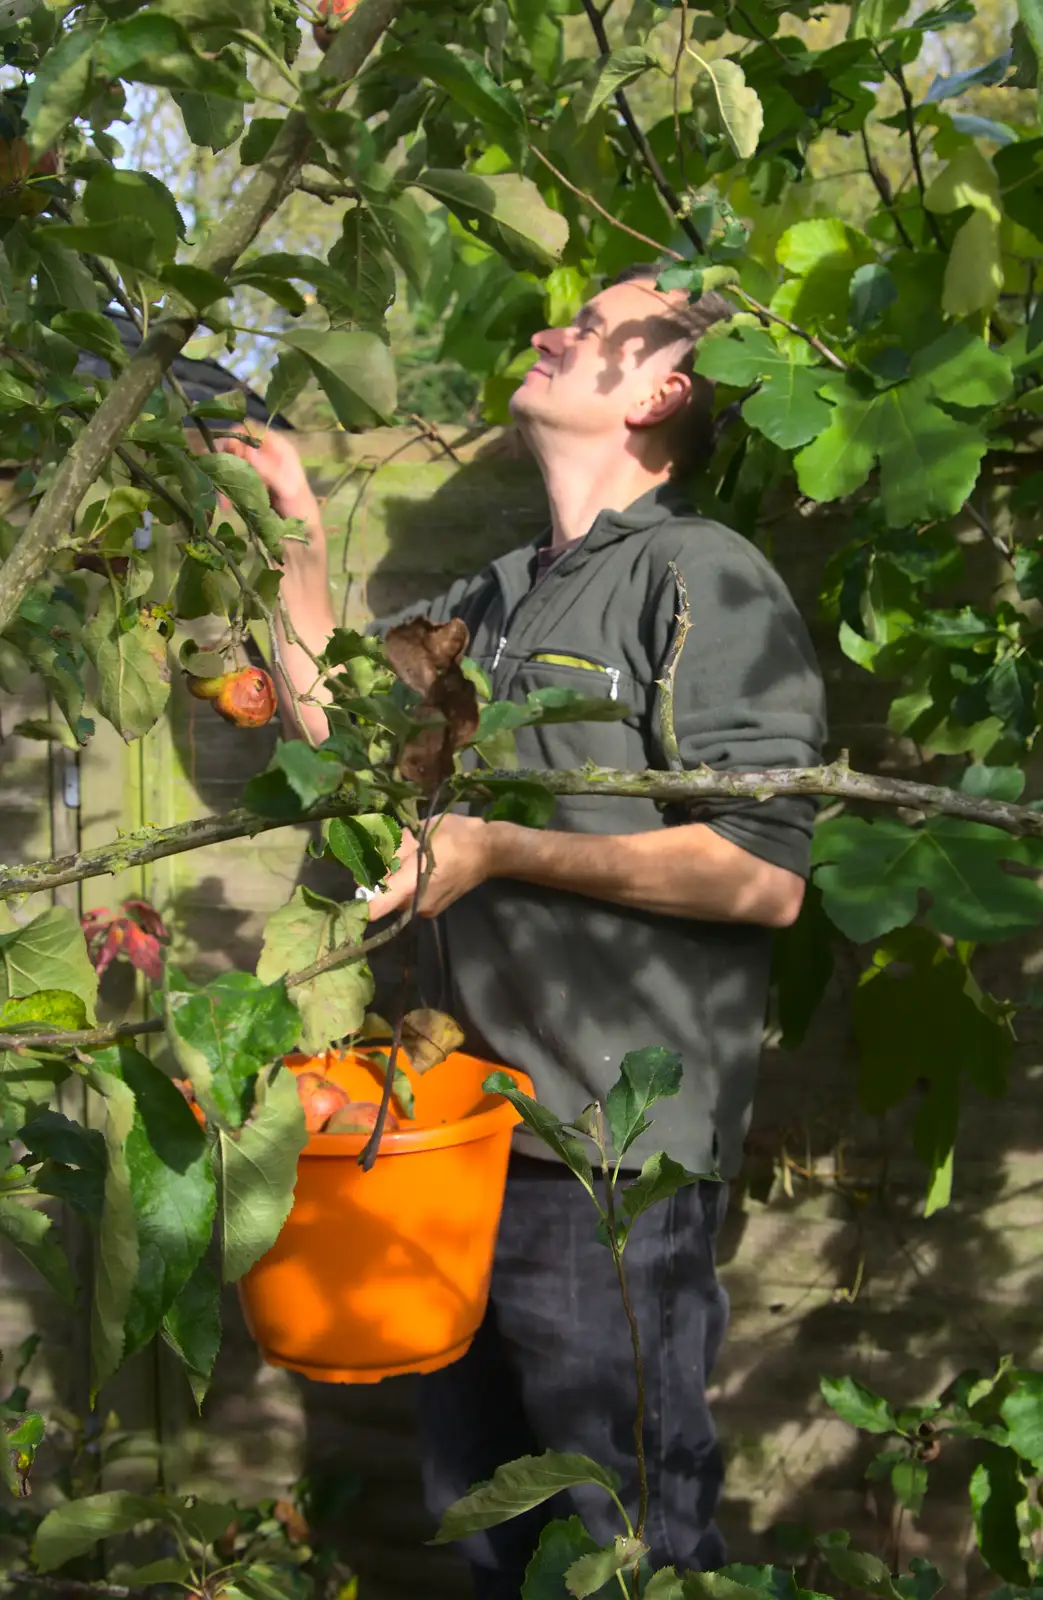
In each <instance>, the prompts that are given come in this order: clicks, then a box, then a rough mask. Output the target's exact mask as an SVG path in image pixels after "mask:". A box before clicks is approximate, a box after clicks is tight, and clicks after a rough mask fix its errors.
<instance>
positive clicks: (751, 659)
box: [653, 524, 826, 877]
mask: <svg viewBox="0 0 1043 1600" xmlns="http://www.w3.org/2000/svg"><path fill="white" fill-rule="evenodd" d="M704 530H705V531H704ZM676 560H677V566H678V570H679V571H680V572H681V574H682V575H683V577H684V579H685V583H686V586H687V590H688V600H689V606H690V610H691V628H690V631H689V633H688V635H687V637H686V639H685V642H684V645H683V648H682V650H681V654H680V657H679V659H678V662H677V668H676V674H675V679H674V707H673V710H674V728H675V731H676V734H677V743H678V750H679V753H680V757H681V763H682V766H683V767H684V768H685V769H688V770H690V769H692V768H695V767H698V766H700V765H702V764H704V763H705V765H707V766H709V767H714V768H717V769H718V770H720V771H724V772H757V771H762V770H764V769H765V768H768V767H807V766H814V765H816V764H817V762H818V761H819V760H820V759H821V753H822V745H823V742H824V740H825V733H826V717H825V694H824V689H823V683H822V677H821V674H820V672H819V668H818V664H817V662H816V660H815V653H814V650H813V648H812V644H811V640H810V638H809V636H808V631H807V629H806V627H805V626H804V622H803V620H802V618H801V616H800V613H799V612H798V611H797V608H796V605H795V604H794V602H793V599H792V596H791V595H790V593H789V591H788V589H787V588H786V586H785V584H784V583H783V582H782V580H781V578H779V576H778V574H777V573H776V572H775V571H774V569H773V568H772V567H771V566H769V564H768V563H767V562H766V561H765V560H764V559H763V557H761V556H760V554H759V552H757V551H756V550H754V549H753V548H752V547H750V546H747V545H746V542H745V540H743V539H742V538H741V536H740V535H737V534H733V533H731V532H730V531H728V530H725V529H716V528H714V527H713V526H712V525H711V527H709V528H707V526H706V525H705V524H704V525H703V528H702V529H700V530H699V533H698V535H697V536H696V537H695V538H694V539H693V540H692V541H691V543H690V544H689V543H687V542H686V546H685V548H684V549H683V550H682V551H680V552H679V553H678V556H677V558H676ZM678 609H679V601H678V592H677V586H676V582H675V579H674V577H673V574H672V573H671V572H670V571H669V569H668V570H667V573H666V574H665V579H664V582H663V584H662V587H661V589H660V591H659V600H658V606H657V608H656V626H655V634H656V643H657V647H659V653H658V660H659V663H660V669H659V671H658V672H657V678H658V677H661V676H662V673H663V669H664V667H665V663H666V660H667V657H668V655H669V652H670V648H671V645H672V642H673V639H674V636H675V634H676V627H677V624H676V616H677V612H678ZM659 714H660V701H659V699H658V698H657V701H656V705H655V708H654V730H653V741H654V744H655V746H656V747H657V753H658V755H659V757H660V759H661V761H662V762H663V764H664V765H665V763H666V756H665V752H664V751H663V750H662V746H661V742H660V738H659ZM816 809H817V807H816V802H815V801H814V800H812V799H804V798H800V797H789V796H782V797H776V798H773V799H771V800H765V801H757V800H713V801H702V802H695V803H693V804H692V805H690V806H685V807H683V808H676V809H674V808H672V810H673V815H671V814H670V813H668V816H669V820H671V821H678V822H680V821H685V822H706V823H707V824H708V825H709V826H710V827H712V828H713V829H714V831H715V832H716V833H719V834H720V835H721V836H722V838H725V839H729V840H730V841H731V842H732V843H733V844H737V845H739V846H740V847H741V848H742V849H743V850H748V851H749V852H750V854H751V855H755V856H759V857H760V858H761V859H762V860H764V861H770V862H771V863H773V865H775V866H779V867H786V868H788V869H789V870H790V871H791V872H796V873H799V874H800V875H801V876H802V877H807V875H808V872H809V870H810V854H811V833H812V828H813V826H814V819H815V812H816Z"/></svg>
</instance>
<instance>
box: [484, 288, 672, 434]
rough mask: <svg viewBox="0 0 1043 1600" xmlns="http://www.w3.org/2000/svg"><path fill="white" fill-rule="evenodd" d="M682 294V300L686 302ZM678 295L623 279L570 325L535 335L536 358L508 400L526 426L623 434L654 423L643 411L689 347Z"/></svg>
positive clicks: (542, 428)
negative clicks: (679, 315) (679, 314)
mask: <svg viewBox="0 0 1043 1600" xmlns="http://www.w3.org/2000/svg"><path fill="white" fill-rule="evenodd" d="M683 303H684V297H683V296H682V297H681V299H680V304H682V305H683ZM677 307H678V297H677V296H673V297H672V296H670V295H668V294H660V293H659V292H658V290H657V289H656V288H655V280H654V279H652V278H647V279H638V280H637V281H636V282H632V283H619V284H615V285H613V287H612V288H610V289H603V290H602V291H601V293H600V294H598V295H595V296H594V298H593V300H590V301H588V302H587V304H586V305H585V306H584V307H583V309H582V310H581V311H580V312H579V314H578V315H577V316H576V318H575V320H574V321H573V322H572V323H571V324H570V325H569V326H568V327H567V328H547V329H545V330H544V332H543V333H538V334H536V335H535V336H534V338H533V341H532V342H533V345H534V346H535V348H536V350H537V352H538V359H537V361H536V363H535V365H534V366H532V367H531V368H530V369H529V371H528V373H527V374H526V376H525V381H524V382H523V383H522V385H521V387H520V388H519V389H517V390H516V391H515V393H514V395H513V397H512V399H511V413H512V415H513V417H514V418H515V420H516V421H517V422H518V423H520V424H521V425H522V427H523V428H524V427H525V425H526V424H527V423H528V424H531V425H532V426H534V427H535V428H537V429H540V430H541V431H542V430H544V429H550V430H557V429H560V430H562V431H563V432H568V433H573V434H575V433H582V434H588V435H598V434H600V435H605V436H611V435H613V434H618V435H619V437H620V439H621V440H622V439H624V438H625V437H626V435H627V432H628V430H629V429H630V428H632V427H634V426H640V425H641V423H642V422H643V421H653V420H655V418H654V417H646V415H645V412H646V409H647V406H648V403H649V401H650V400H652V399H653V398H654V397H655V396H656V395H657V394H659V393H660V391H661V389H662V386H663V384H664V382H667V381H671V382H672V381H674V380H672V379H671V378H670V375H671V373H672V372H673V370H674V368H675V366H676V363H677V361H678V360H679V358H680V356H681V355H682V354H683V353H684V350H685V339H684V335H683V331H682V329H681V328H680V327H679V325H678V323H677V322H676V321H675V320H674V317H673V313H674V311H675V310H676V309H677Z"/></svg>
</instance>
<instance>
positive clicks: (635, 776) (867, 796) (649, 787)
mask: <svg viewBox="0 0 1043 1600" xmlns="http://www.w3.org/2000/svg"><path fill="white" fill-rule="evenodd" d="M490 777H495V778H497V779H499V780H500V781H501V782H504V781H513V780H518V779H524V780H525V781H527V782H529V783H538V784H542V786H543V787H544V788H545V789H548V790H549V791H550V792H551V794H567V795H584V794H600V795H610V796H621V797H624V798H629V799H639V800H642V799H643V800H660V801H665V802H671V803H673V804H683V803H684V802H686V801H687V802H692V801H699V800H725V799H740V800H742V799H748V800H770V799H771V798H772V797H773V796H774V795H823V796H829V797H831V798H833V799H837V800H854V801H860V802H864V803H866V804H868V805H878V806H899V807H903V808H905V809H906V810H910V811H923V812H929V811H933V812H938V813H940V814H941V815H942V816H947V817H961V818H962V819H963V820H964V821H965V822H984V823H987V824H988V825H989V826H990V827H993V828H1002V829H1003V830H1004V831H1005V832H1006V833H1012V834H1016V835H1021V836H1024V837H1027V838H1036V839H1039V838H1043V812H1041V811H1034V810H1033V809H1032V808H1031V806H1019V805H1013V804H1012V803H1011V802H1010V801H1007V800H984V799H978V798H977V797H976V796H974V795H969V794H962V793H961V792H960V791H959V790H957V789H944V788H942V787H941V786H940V785H938V784H932V783H912V782H910V781H909V780H908V779H905V778H890V777H882V776H874V775H872V774H871V773H868V772H853V771H852V770H851V768H850V767H849V766H848V765H847V763H846V761H834V762H832V763H830V764H829V765H827V766H821V767H773V768H771V769H770V770H768V771H766V772H715V771H713V769H712V768H710V767H703V768H699V769H697V770H695V771H694V772H648V771H646V772H617V771H614V770H613V769H612V768H609V767H589V768H583V769H582V770H576V771H567V772H540V771H525V770H522V771H516V772H498V773H474V774H468V775H467V776H466V777H461V778H458V779H456V780H455V785H454V787H455V793H456V796H457V797H458V798H463V797H465V796H470V797H475V796H477V797H481V796H483V794H485V793H486V792H487V791H486V790H485V788H484V780H485V779H487V778H490ZM353 809H354V808H353V806H352V803H351V802H350V801H349V800H347V799H337V798H333V799H331V800H327V801H324V802H323V803H322V804H321V805H317V806H314V807H313V808H312V809H311V810H310V811H309V812H308V813H307V815H306V816H304V817H301V818H297V819H295V820H294V821H293V822H288V821H286V820H285V819H283V820H280V819H277V818H274V817H261V816H258V815H257V814H256V813H255V812H252V811H248V810H247V809H246V808H245V806H241V807H238V808H237V809H236V810H235V811H226V812H225V813H224V814H223V815H221V816H216V817H197V818H195V819H194V820H193V821H191V822H177V823H175V824H174V825H173V827H170V828H140V829H138V830H137V831H136V832H134V833H131V834H125V835H124V837H123V838H122V839H117V840H115V841H114V842H113V843H112V844H108V845H101V846H99V847H98V848H97V849H95V850H83V851H79V852H77V853H76V854H74V855H68V856H60V857H58V858H57V859H56V860H53V861H34V862H30V863H29V864H28V865H25V866H14V867H0V900H9V899H11V897H12V896H13V895H20V894H35V893H38V892H40V891H41V890H44V889H55V888H57V887H58V886H59V885H60V884H63V883H78V882H79V881H80V880H81V879H83V878H97V877H102V876H104V875H106V874H108V873H113V872H121V871H123V869H124V868H125V867H135V866H142V865H144V863H145V862H148V861H158V860H160V859H161V858H162V857H164V856H174V855H181V854H182V853H183V852H185V851H186V850H199V849H201V848H202V846H204V845H208V844H218V843H221V842H222V841H224V840H227V839H242V838H245V837H246V836H247V835H251V834H255V833H266V832H269V831H270V830H271V829H273V828H286V827H295V826H299V824H300V823H301V822H314V821H318V820H320V819H322V818H323V817H336V816H350V815H352V813H353ZM331 954H332V952H331ZM338 959H340V958H339V957H338ZM305 970H306V971H307V969H305ZM298 981H301V980H300V979H299V978H298Z"/></svg>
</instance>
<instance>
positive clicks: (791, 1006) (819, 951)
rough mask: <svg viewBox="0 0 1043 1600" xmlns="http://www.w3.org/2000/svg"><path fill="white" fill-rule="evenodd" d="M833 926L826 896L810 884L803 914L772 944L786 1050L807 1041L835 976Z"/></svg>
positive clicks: (774, 975) (779, 1011)
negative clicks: (812, 1020) (827, 912)
mask: <svg viewBox="0 0 1043 1600" xmlns="http://www.w3.org/2000/svg"><path fill="white" fill-rule="evenodd" d="M834 937H835V935H834V932H833V925H832V923H831V922H830V920H829V918H828V917H827V916H826V913H825V911H824V910H823V907H822V894H821V892H820V890H819V887H818V885H817V884H816V883H815V882H814V881H813V882H811V883H809V884H808V887H807V891H806V893H805V895H804V900H803V903H802V905H801V908H800V914H799V916H798V917H797V920H796V922H794V923H791V925H790V926H789V927H788V928H781V929H779V931H778V932H777V933H776V935H775V938H774V940H773V941H772V951H771V978H772V983H773V985H774V987H775V1003H776V1009H777V1015H778V1022H779V1027H780V1028H781V1030H782V1037H781V1038H780V1040H779V1044H780V1045H781V1047H782V1049H783V1050H795V1049H796V1048H797V1046H798V1045H799V1044H801V1042H802V1041H803V1039H804V1036H805V1034H806V1033H807V1031H808V1027H809V1026H810V1024H811V1019H812V1017H814V1015H815V1013H816V1011H817V1010H818V1007H819V1002H820V1001H821V999H822V996H823V995H824V994H825V992H826V987H827V985H828V983H829V980H830V978H831V977H832V975H833V941H834Z"/></svg>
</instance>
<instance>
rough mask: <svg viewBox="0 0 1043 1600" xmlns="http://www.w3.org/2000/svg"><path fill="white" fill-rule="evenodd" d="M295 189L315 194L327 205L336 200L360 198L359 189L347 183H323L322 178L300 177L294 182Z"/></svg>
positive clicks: (303, 192)
mask: <svg viewBox="0 0 1043 1600" xmlns="http://www.w3.org/2000/svg"><path fill="white" fill-rule="evenodd" d="M294 188H295V189H300V191H301V193H302V194H311V195H314V196H315V198H316V199H317V200H321V201H322V202H323V203H324V204H325V205H328V206H331V205H333V203H334V201H336V200H358V199H359V198H360V195H359V192H358V190H357V189H353V188H352V187H351V185H350V184H347V183H323V182H322V180H321V179H320V178H298V179H297V182H296V183H295V184H294Z"/></svg>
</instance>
